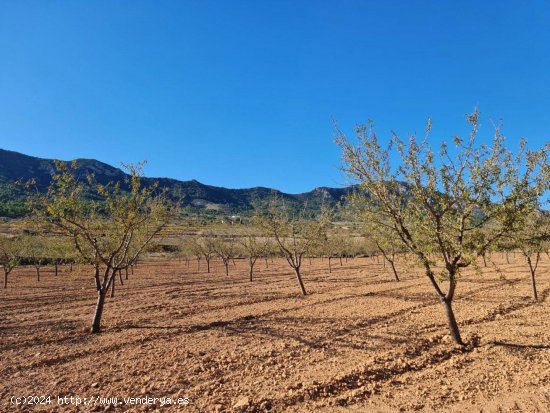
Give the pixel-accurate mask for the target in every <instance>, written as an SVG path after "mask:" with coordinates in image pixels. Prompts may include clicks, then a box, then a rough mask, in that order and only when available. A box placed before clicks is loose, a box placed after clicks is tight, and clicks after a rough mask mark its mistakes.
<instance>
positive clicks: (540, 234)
mask: <svg viewBox="0 0 550 413" xmlns="http://www.w3.org/2000/svg"><path fill="white" fill-rule="evenodd" d="M510 238H511V239H512V242H513V245H514V246H515V247H516V248H517V249H519V250H520V251H521V253H522V255H523V256H524V257H525V260H526V261H527V265H529V272H530V275H531V291H532V298H533V300H534V301H538V294H537V283H536V273H537V268H538V265H539V262H540V259H541V255H542V254H543V253H544V252H546V251H547V248H548V243H549V242H550V216H549V215H548V213H545V212H542V211H540V210H539V209H538V208H537V209H534V210H533V211H532V212H531V213H530V214H529V215H528V216H527V217H526V218H525V219H524V220H523V222H522V223H521V225H518V227H517V229H516V230H515V231H513V232H512V233H511V234H510Z"/></svg>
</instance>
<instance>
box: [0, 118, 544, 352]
mask: <svg viewBox="0 0 550 413" xmlns="http://www.w3.org/2000/svg"><path fill="white" fill-rule="evenodd" d="M467 120H468V122H469V124H470V133H469V136H468V138H467V139H461V138H458V137H455V138H454V139H453V142H454V148H452V149H450V148H449V147H448V146H447V145H445V144H444V145H442V146H441V148H440V150H439V152H438V153H436V152H434V151H433V150H432V148H431V147H430V145H429V143H428V142H429V141H428V138H429V134H430V132H431V121H429V122H428V126H427V129H426V137H425V138H424V139H423V140H418V139H417V138H416V136H414V135H413V136H410V137H409V139H408V140H406V141H405V140H402V139H400V138H399V137H398V136H397V135H393V136H392V137H391V138H390V139H389V140H388V145H387V146H383V145H382V144H381V143H380V141H379V139H378V137H377V135H376V134H375V132H374V129H373V126H372V124H370V125H369V127H368V128H367V127H364V126H363V127H357V129H356V135H357V136H356V142H355V143H351V142H350V141H349V140H347V139H346V137H345V136H344V135H343V134H342V133H341V132H340V131H338V130H337V133H336V142H337V144H338V145H339V146H340V147H341V149H342V152H343V170H344V171H345V172H346V173H347V174H348V175H349V176H350V177H351V178H353V179H354V180H355V181H357V182H358V183H359V185H360V189H359V190H358V191H356V193H355V194H354V195H353V196H351V197H350V199H349V201H350V202H349V204H350V205H351V207H352V210H353V213H354V214H355V217H356V220H357V221H359V222H361V224H362V225H363V231H364V234H365V236H366V237H367V238H368V240H369V242H370V243H371V244H372V245H373V246H376V250H377V251H378V252H379V253H380V254H382V256H383V257H384V260H385V262H387V263H388V264H389V268H390V269H391V270H392V273H393V276H394V278H395V280H396V281H399V279H400V277H399V274H398V271H397V269H396V266H395V260H396V256H398V255H399V254H403V253H406V254H410V255H412V256H414V257H415V258H416V260H417V261H418V263H419V265H420V266H421V267H422V268H423V269H424V273H425V275H426V278H427V280H428V281H429V283H430V285H431V286H432V287H433V289H434V292H435V294H436V297H437V298H438V299H439V300H440V302H441V303H442V305H443V308H444V310H445V314H446V317H447V321H448V326H449V331H450V333H451V336H452V337H453V339H454V341H455V342H456V343H458V344H463V342H462V338H461V336H460V330H459V328H458V323H457V320H456V317H455V314H454V311H453V307H452V303H453V299H454V297H455V294H456V290H457V284H458V280H459V277H460V274H461V271H463V270H464V269H465V268H467V267H470V266H477V262H478V259H479V258H480V257H481V258H482V259H483V260H484V261H486V257H487V256H488V255H489V254H490V253H491V252H492V251H496V250H500V251H510V250H519V251H521V252H522V254H523V255H524V257H525V258H526V261H527V263H528V266H529V270H530V274H531V282H532V288H533V298H534V299H537V298H538V295H537V290H536V271H537V267H538V264H539V262H540V258H541V254H543V253H544V252H546V253H547V251H548V242H549V241H550V240H549V235H548V234H549V232H548V231H549V227H550V223H549V215H548V213H547V212H546V211H545V209H544V205H543V202H544V199H543V197H544V196H545V194H547V193H548V191H549V190H550V168H549V166H548V150H549V149H550V144H547V145H546V146H545V147H543V148H541V149H540V150H538V151H530V150H528V149H527V147H526V144H525V142H524V141H521V143H520V148H519V151H517V153H516V154H513V153H512V152H511V151H509V150H508V149H507V148H506V147H505V145H504V138H503V136H502V135H501V133H500V130H499V128H496V130H495V135H494V139H493V142H492V145H491V146H485V145H477V144H476V135H477V132H478V128H479V113H478V112H477V110H476V111H474V113H472V114H471V115H469V116H468V117H467ZM56 166H57V168H58V172H57V173H56V174H55V175H54V176H53V181H52V185H51V187H50V188H49V191H48V192H47V194H38V193H37V194H36V195H35V196H34V197H32V201H31V202H30V205H29V210H32V211H33V215H32V219H33V231H35V232H36V233H38V234H44V235H49V234H56V235H58V236H61V237H63V238H64V239H65V240H68V241H69V242H70V243H71V246H72V250H73V251H76V252H77V254H78V259H79V260H80V261H81V262H84V263H87V264H90V265H92V266H93V268H94V276H93V279H94V283H95V286H96V291H97V304H96V309H95V312H94V317H93V321H92V328H91V330H92V332H94V333H95V332H99V331H100V323H101V315H102V313H103V308H104V305H105V297H106V293H107V291H108V290H109V288H110V287H112V288H114V282H115V277H116V275H117V273H118V274H120V271H121V270H127V269H128V268H129V267H131V266H133V265H134V264H135V263H136V261H137V259H138V257H139V256H140V255H141V254H142V253H143V252H144V251H145V249H146V247H147V246H148V245H149V244H150V243H151V242H152V241H153V239H154V238H155V237H157V236H159V234H160V233H161V231H162V230H163V228H164V227H165V226H166V225H167V223H168V222H169V221H170V220H171V218H172V216H173V212H174V210H175V209H174V208H173V207H172V205H171V203H170V201H169V199H168V198H167V196H166V194H165V193H164V192H163V191H161V190H160V189H159V188H157V187H156V186H152V187H143V186H142V185H141V179H140V178H141V174H142V166H143V165H142V164H138V165H137V166H132V165H127V166H126V168H127V170H128V172H129V178H128V179H127V180H126V181H125V182H122V183H112V184H108V185H101V184H98V183H96V182H95V181H94V178H93V176H88V177H87V178H86V179H87V180H88V185H87V186H86V187H85V186H84V185H83V183H82V182H81V181H79V178H78V177H76V176H75V173H74V172H75V170H74V169H73V167H71V166H70V165H67V164H64V163H58V164H57V165H56ZM85 188H91V189H92V191H91V192H87V189H85ZM331 221H332V217H331V213H330V211H328V210H325V209H323V211H322V212H321V213H319V214H317V215H316V216H313V215H308V214H307V213H305V212H301V213H300V212H298V213H292V212H291V211H289V210H288V209H287V208H285V206H284V203H282V201H281V200H278V199H274V200H273V202H272V204H271V205H270V207H269V208H268V210H267V211H266V212H263V213H258V214H256V215H255V216H254V219H253V224H254V225H253V228H254V230H252V231H251V232H248V233H245V234H240V236H238V237H235V236H216V235H214V234H211V233H206V234H202V236H199V237H193V238H189V239H188V240H187V241H186V244H185V246H184V248H183V250H184V251H186V253H187V254H188V255H189V256H194V257H196V258H197V265H198V266H199V268H200V262H201V260H202V259H204V260H205V262H206V267H207V271H208V272H210V263H211V260H212V259H213V257H219V258H220V259H221V260H222V262H223V264H224V266H225V272H226V274H228V273H229V264H230V262H231V260H232V259H233V258H235V257H236V256H237V255H244V256H246V257H247V259H248V261H249V265H250V280H252V279H253V270H254V265H255V263H256V261H257V260H258V259H260V258H267V257H268V256H270V255H273V254H275V253H276V254H277V255H279V256H282V257H284V258H285V259H286V261H287V263H288V265H289V267H290V268H291V269H292V270H293V272H294V274H295V276H296V280H297V283H298V286H299V288H300V292H301V293H302V294H303V295H306V288H305V284H304V281H303V278H302V272H301V269H302V264H303V261H304V259H306V258H307V257H310V256H312V255H317V256H325V257H327V258H328V260H327V261H328V270H329V272H331V271H332V259H333V258H336V257H340V258H341V257H342V256H344V255H345V254H346V250H349V245H347V244H348V242H347V240H346V237H344V236H342V235H341V234H338V233H335V231H334V228H333V226H332V223H331ZM23 248H24V249H25V251H23V250H22V249H23ZM274 251H275V252H274ZM43 255H44V251H42V250H41V249H40V247H39V246H38V245H37V244H35V242H34V241H31V240H30V239H27V240H21V239H20V238H17V237H15V238H8V237H2V238H0V265H2V266H3V268H4V274H5V277H4V280H5V285H7V277H8V274H9V273H10V271H11V270H12V269H13V268H14V267H15V266H16V265H17V264H18V263H19V262H20V261H21V257H22V256H27V257H30V258H32V262H33V263H35V264H36V263H38V264H36V265H38V266H40V265H41V264H40V263H41V262H42V260H43V258H44V257H43ZM188 258H189V257H188ZM39 271H40V269H39V267H37V277H38V278H39Z"/></svg>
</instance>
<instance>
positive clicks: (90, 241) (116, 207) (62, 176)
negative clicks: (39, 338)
mask: <svg viewBox="0 0 550 413" xmlns="http://www.w3.org/2000/svg"><path fill="white" fill-rule="evenodd" d="M142 166H143V164H138V165H137V166H132V165H127V166H125V168H126V169H127V170H128V172H129V175H128V177H127V179H126V180H125V182H124V188H123V187H122V185H121V184H120V182H117V183H110V184H108V185H101V184H97V183H95V182H94V180H93V176H88V185H87V189H88V190H91V191H92V192H93V193H96V194H98V195H99V197H100V198H101V199H99V200H90V199H89V198H87V197H86V196H85V189H86V187H85V185H84V183H83V182H79V180H78V179H77V177H76V176H75V170H76V165H75V164H73V165H71V166H69V165H67V164H65V163H62V162H58V163H56V167H57V170H58V172H57V173H56V174H55V175H54V176H53V177H52V184H51V186H50V188H49V190H48V193H47V194H46V195H44V196H39V197H38V200H37V201H36V202H35V208H34V211H35V213H36V216H37V217H38V218H40V219H41V221H42V222H43V223H44V224H46V225H47V226H48V227H49V228H50V229H54V230H56V231H57V232H58V233H61V234H62V235H64V236H65V237H67V238H69V239H70V240H71V241H72V243H73V245H74V247H75V249H76V250H77V251H78V252H79V254H80V255H81V256H82V258H83V261H85V262H89V263H93V265H94V267H95V274H94V282H95V286H96V290H97V304H96V309H95V312H94V316H93V320H92V327H91V332H92V333H99V332H100V328H101V316H102V314H103V307H104V304H105V297H106V294H107V291H108V290H109V287H111V286H112V284H113V283H114V281H115V279H114V278H115V276H116V274H117V272H118V271H120V270H121V269H123V268H125V267H127V266H128V265H129V264H132V263H135V262H136V260H137V258H138V256H139V255H140V254H141V253H142V251H143V250H144V248H145V247H146V246H147V245H148V244H149V243H150V242H151V241H152V240H153V238H154V237H155V236H157V235H158V234H159V233H160V231H161V230H162V228H164V226H165V225H166V223H167V221H168V218H169V216H170V214H169V212H170V210H169V208H168V206H167V201H166V198H165V196H164V194H163V193H159V192H158V191H157V188H156V187H143V186H142V185H141V176H142ZM100 270H102V272H103V274H102V275H101V274H100Z"/></svg>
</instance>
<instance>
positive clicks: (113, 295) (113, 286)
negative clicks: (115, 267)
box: [111, 271, 116, 298]
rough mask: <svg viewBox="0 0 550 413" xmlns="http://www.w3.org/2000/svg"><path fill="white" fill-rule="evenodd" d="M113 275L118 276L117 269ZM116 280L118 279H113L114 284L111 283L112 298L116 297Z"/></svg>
mask: <svg viewBox="0 0 550 413" xmlns="http://www.w3.org/2000/svg"><path fill="white" fill-rule="evenodd" d="M113 276H116V271H115V273H114V274H113ZM115 281H116V280H115V279H113V282H112V285H111V298H114V297H115V284H116V282H115Z"/></svg>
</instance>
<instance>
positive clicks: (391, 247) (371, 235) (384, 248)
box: [358, 211, 402, 281]
mask: <svg viewBox="0 0 550 413" xmlns="http://www.w3.org/2000/svg"><path fill="white" fill-rule="evenodd" d="M358 213H359V214H360V213H361V211H358ZM363 222H364V231H365V237H366V238H367V239H368V240H370V241H371V242H372V243H373V244H374V245H375V246H376V249H377V250H378V251H379V252H380V253H382V256H383V257H384V259H385V260H386V261H387V262H388V263H389V264H390V267H391V270H392V272H393V276H394V278H395V281H399V274H398V272H397V268H396V267H395V256H396V255H397V254H398V253H399V252H401V250H402V243H401V241H400V240H399V239H398V238H396V235H395V233H394V232H393V231H391V230H388V225H387V223H386V225H379V224H378V223H375V224H373V222H372V221H368V220H367V218H365V219H364V220H363Z"/></svg>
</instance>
